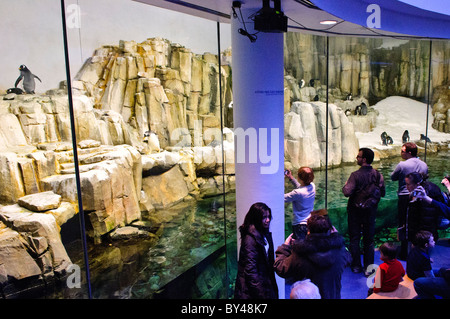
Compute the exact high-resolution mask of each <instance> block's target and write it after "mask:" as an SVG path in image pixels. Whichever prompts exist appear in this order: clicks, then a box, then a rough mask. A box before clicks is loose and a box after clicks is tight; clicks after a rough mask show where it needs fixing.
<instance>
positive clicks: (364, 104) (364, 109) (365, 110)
mask: <svg viewBox="0 0 450 319" xmlns="http://www.w3.org/2000/svg"><path fill="white" fill-rule="evenodd" d="M360 106H361V115H367V105H366V103H364V102H362V103H361V105H360Z"/></svg>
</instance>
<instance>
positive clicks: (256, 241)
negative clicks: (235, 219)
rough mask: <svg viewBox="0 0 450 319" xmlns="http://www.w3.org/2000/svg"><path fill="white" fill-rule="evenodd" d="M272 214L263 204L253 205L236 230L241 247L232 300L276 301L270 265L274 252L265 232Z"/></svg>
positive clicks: (273, 274) (268, 233)
mask: <svg viewBox="0 0 450 319" xmlns="http://www.w3.org/2000/svg"><path fill="white" fill-rule="evenodd" d="M271 220H272V212H271V210H270V208H269V207H268V206H267V205H266V204H264V203H255V204H253V205H252V206H251V207H250V210H249V211H248V213H247V215H246V216H245V219H244V223H243V224H242V226H240V227H239V231H240V233H241V248H240V251H239V261H238V272H237V277H236V287H235V292H234V298H236V299H277V298H278V287H277V283H276V281H275V272H274V269H273V263H274V260H275V253H274V248H273V241H272V233H271V232H270V231H269V226H270V221H271Z"/></svg>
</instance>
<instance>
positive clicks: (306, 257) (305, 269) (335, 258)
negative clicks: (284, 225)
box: [275, 233, 351, 299]
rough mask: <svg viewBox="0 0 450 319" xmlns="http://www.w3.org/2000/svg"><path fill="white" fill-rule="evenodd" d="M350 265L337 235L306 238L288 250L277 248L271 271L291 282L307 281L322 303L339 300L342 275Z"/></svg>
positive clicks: (341, 240)
mask: <svg viewBox="0 0 450 319" xmlns="http://www.w3.org/2000/svg"><path fill="white" fill-rule="evenodd" d="M350 261H351V257H350V254H349V253H348V252H347V250H346V249H345V246H344V239H343V238H342V236H340V235H339V234H338V233H331V234H308V235H307V236H306V238H305V240H302V241H296V242H295V243H294V244H293V245H292V248H291V246H289V245H286V244H283V245H281V246H280V247H278V249H277V251H276V259H275V271H276V272H277V274H278V275H279V276H280V277H283V278H287V279H290V280H292V281H298V280H303V279H306V278H309V279H310V280H311V281H312V282H313V283H314V284H315V285H316V286H317V287H319V291H320V295H321V297H322V299H340V298H341V287H342V286H341V277H342V273H343V271H344V268H345V267H346V266H348V265H349V264H350Z"/></svg>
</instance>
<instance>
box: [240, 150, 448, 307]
mask: <svg viewBox="0 0 450 319" xmlns="http://www.w3.org/2000/svg"><path fill="white" fill-rule="evenodd" d="M401 156H402V159H403V161H401V162H400V163H399V164H398V165H397V166H396V168H395V169H394V171H393V172H392V173H391V175H390V179H391V180H392V181H398V192H397V194H398V207H397V214H398V218H397V219H398V229H397V237H398V238H397V239H398V242H399V245H396V244H394V243H392V242H386V243H383V244H382V245H381V246H380V247H379V251H380V259H381V261H382V264H381V265H380V266H379V267H375V268H374V267H373V265H374V263H375V260H374V256H375V243H374V235H375V220H376V214H377V210H378V203H379V201H380V199H381V197H384V196H385V193H386V191H385V180H384V177H383V175H382V174H381V173H380V172H379V171H378V170H376V169H374V168H373V167H372V165H371V164H372V162H373V160H374V152H373V151H372V150H371V149H369V148H361V149H359V152H358V154H357V156H356V161H357V164H358V165H359V166H360V168H359V169H358V170H356V171H355V172H352V173H351V174H350V176H349V178H348V180H347V181H346V183H345V185H344V186H343V188H342V192H343V194H344V196H346V197H348V204H347V218H348V219H347V221H348V236H349V244H348V247H346V244H345V240H344V238H343V236H342V235H341V234H340V233H339V232H338V231H337V230H336V228H335V227H334V226H333V225H332V223H331V221H330V219H329V217H328V214H327V211H326V209H320V210H314V200H315V194H316V187H315V184H314V182H313V181H314V172H313V170H312V169H311V168H310V167H301V168H300V169H299V170H298V173H297V177H298V180H297V179H296V178H294V176H293V175H292V173H291V171H290V170H286V171H285V176H286V178H288V179H289V180H290V182H291V183H292V185H293V186H294V189H293V190H292V191H291V192H288V193H287V194H285V195H284V200H285V202H292V208H293V216H292V234H291V235H290V236H289V237H288V238H287V239H286V241H285V242H284V244H282V245H281V246H279V247H278V248H277V249H275V247H274V244H273V240H272V233H271V232H270V222H271V220H272V211H271V209H270V207H268V206H267V205H266V204H264V203H255V204H253V205H252V206H251V207H250V209H249V211H248V213H247V214H246V216H245V219H244V223H243V224H242V225H241V226H240V228H239V230H240V235H241V238H240V240H241V243H240V251H239V259H238V272H237V278H236V286H235V298H236V299H276V298H278V287H277V283H276V280H275V273H276V274H278V275H279V276H280V277H282V278H285V279H286V282H287V283H289V284H290V285H291V289H292V290H291V293H290V298H292V299H340V298H341V287H342V285H341V279H342V274H343V272H344V269H345V267H347V266H350V267H351V270H352V271H353V272H354V273H363V274H364V275H365V276H366V277H369V276H374V282H373V285H372V286H371V287H369V289H368V295H370V294H372V293H378V292H391V291H395V290H396V289H397V288H398V285H399V283H400V282H401V281H402V280H403V277H404V276H405V275H407V276H408V277H409V278H410V279H412V280H414V289H415V290H416V293H417V298H420V299H427V298H445V299H447V298H450V269H446V268H441V269H432V266H431V258H430V250H431V249H432V248H433V247H434V244H435V240H437V239H438V230H439V229H446V228H447V227H449V224H450V222H449V219H450V200H449V192H450V180H449V179H450V178H449V177H448V176H447V177H444V179H443V180H442V184H443V185H445V186H446V188H447V191H448V192H443V191H441V189H440V188H439V186H437V185H436V184H433V183H432V182H430V181H429V180H427V179H428V166H427V164H426V163H425V162H423V161H422V160H420V159H419V158H418V157H417V146H416V144H414V143H411V142H408V143H405V144H404V145H403V146H402V150H401ZM361 236H362V238H361ZM361 239H362V247H363V254H362V255H363V258H362V259H363V260H362V261H361V251H360V244H361ZM397 246H398V247H397ZM398 259H400V260H404V261H406V270H405V269H404V268H403V266H402V263H401V262H399V260H398Z"/></svg>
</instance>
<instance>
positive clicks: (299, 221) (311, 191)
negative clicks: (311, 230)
mask: <svg viewBox="0 0 450 319" xmlns="http://www.w3.org/2000/svg"><path fill="white" fill-rule="evenodd" d="M297 175H298V180H299V181H297V180H296V179H295V178H294V177H293V176H292V173H291V171H290V170H286V172H285V176H286V177H287V178H288V179H289V180H290V181H291V183H292V185H294V187H295V189H294V190H293V191H291V192H289V193H287V194H284V201H285V202H292V213H293V216H292V232H293V234H294V236H293V238H294V239H297V240H303V239H305V237H306V232H307V230H306V221H307V220H308V218H309V217H310V216H311V211H312V210H313V209H314V200H315V197H316V186H315V185H314V183H313V180H314V172H313V170H312V168H310V167H300V168H299V169H298V173H297Z"/></svg>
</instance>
